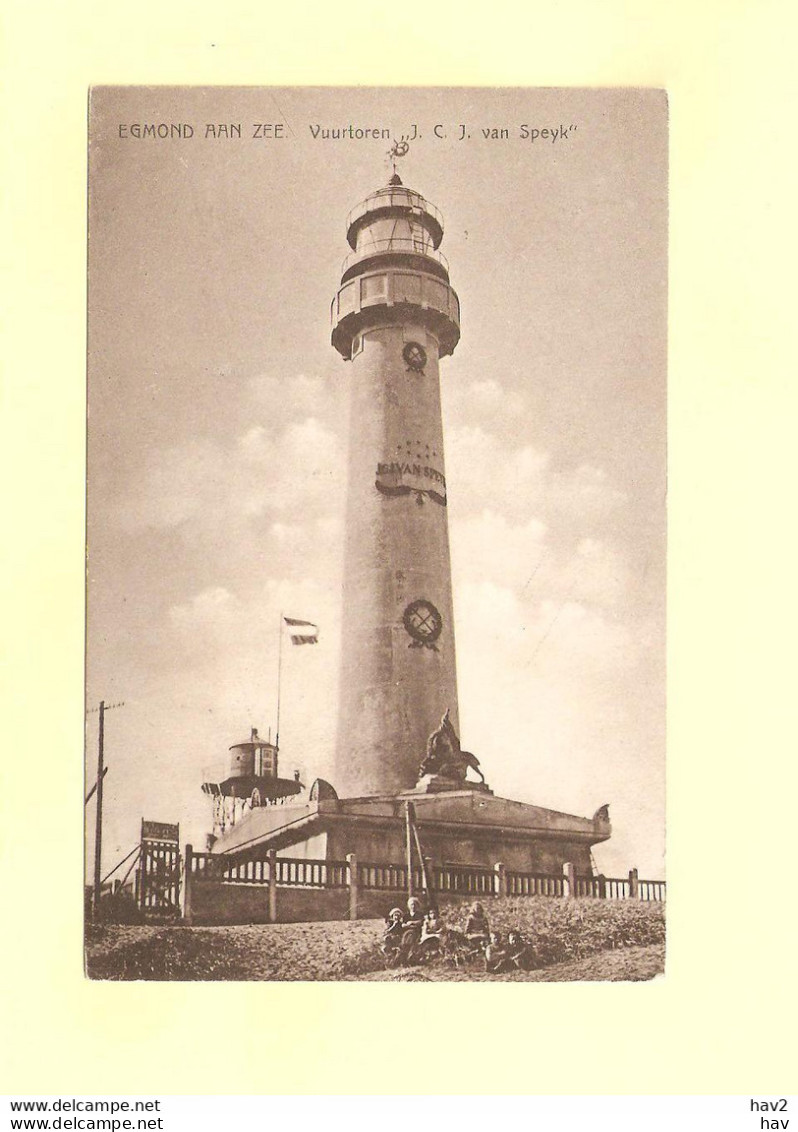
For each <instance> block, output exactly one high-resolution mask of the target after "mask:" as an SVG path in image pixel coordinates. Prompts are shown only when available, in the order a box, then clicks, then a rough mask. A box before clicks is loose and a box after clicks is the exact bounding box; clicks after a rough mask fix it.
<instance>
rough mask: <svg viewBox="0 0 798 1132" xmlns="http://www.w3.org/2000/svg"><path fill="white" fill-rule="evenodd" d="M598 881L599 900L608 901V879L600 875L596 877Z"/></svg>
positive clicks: (602, 874)
mask: <svg viewBox="0 0 798 1132" xmlns="http://www.w3.org/2000/svg"><path fill="white" fill-rule="evenodd" d="M596 880H597V881H598V894H599V900H606V899H607V878H606V877H605V876H604V873H599V875H598V876H597V877H596Z"/></svg>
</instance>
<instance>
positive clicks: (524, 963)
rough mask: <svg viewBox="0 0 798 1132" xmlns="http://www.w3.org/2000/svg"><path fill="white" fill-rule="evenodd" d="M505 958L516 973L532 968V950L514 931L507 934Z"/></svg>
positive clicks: (517, 932) (519, 934)
mask: <svg viewBox="0 0 798 1132" xmlns="http://www.w3.org/2000/svg"><path fill="white" fill-rule="evenodd" d="M507 958H508V959H509V961H510V963H511V964H512V965H513V967H514V968H515V970H516V971H529V970H531V968H532V966H533V960H534V956H533V954H532V948H531V947H530V946H529V944H528V943H525V942H524V937H523V936H522V935H521V933H520V932H519V931H517V930H516V929H513V931H511V932H508V933H507Z"/></svg>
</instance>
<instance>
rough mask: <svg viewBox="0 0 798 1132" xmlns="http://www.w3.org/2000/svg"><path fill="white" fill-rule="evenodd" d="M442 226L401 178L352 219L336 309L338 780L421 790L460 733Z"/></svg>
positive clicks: (451, 331) (456, 327) (456, 316)
mask: <svg viewBox="0 0 798 1132" xmlns="http://www.w3.org/2000/svg"><path fill="white" fill-rule="evenodd" d="M442 239H443V220H442V217H441V215H440V213H439V211H438V209H437V208H435V206H434V205H432V204H430V203H429V201H426V200H425V199H424V197H423V196H421V194H420V193H418V192H415V191H414V190H412V189H410V188H407V187H406V186H405V185H403V184H402V181H401V179H400V178H399V176H398V174H396V173H394V175H393V176H392V178H391V180H390V182H389V184H388V185H387V186H386V187H385V188H381V189H378V190H377V191H376V192H374V193H372V194H371V195H370V196H368V197H367V198H366V199H365V200H364V201H363V202H362V203H361V204H359V205H358V206H357V207H356V208H354V209H353V210H352V212H351V213H350V214H349V217H348V218H347V240H348V243H349V246H350V248H351V252H350V254H349V255H348V256H347V258H346V259H345V261H344V263H343V268H342V275H341V283H340V287H339V289H338V291H337V293H336V295H335V298H334V299H333V302H332V344H333V346H334V347H335V349H336V350H337V351H338V352H339V354H340V355H341V357H342V358H343V359H344V360H345V361H346V362H347V363H348V366H347V372H346V375H345V380H346V382H347V385H348V387H349V406H350V408H349V413H350V418H349V456H348V487H347V512H346V541H345V550H344V583H343V631H342V642H341V661H340V700H339V716H338V737H337V745H336V754H335V784H336V787H337V789H338V790H339V792H340V793H341V794H342V795H343V796H355V795H360V796H363V795H381V794H382V795H384V794H395V793H398V792H401V791H403V790H408V789H412V788H413V786H414V785H415V783H416V781H417V780H418V777H419V764H420V763H421V761H422V759H423V757H424V752H425V745H426V742H427V739H428V737H429V736H430V734H431V733H432V732H433V731H434V730H435V728H436V727H437V726H438V725H439V723H440V721H441V718H442V716H443V715H444V713H445V712H447V711H448V712H449V719H450V721H451V723H452V725H453V727H454V729H455V731H457V730H458V729H459V728H458V712H457V677H456V670H455V639H454V618H453V610H452V577H451V564H450V557H449V528H448V519H447V485H446V471H445V461H444V444H443V426H442V421H441V396H440V373H439V366H440V361H441V359H442V358H445V357H447V356H448V355H450V354H451V353H452V352H453V350H454V349H455V347H456V345H457V343H458V341H459V338H460V304H459V301H458V298H457V295H456V294H455V291H454V290H453V288H452V286H451V283H450V280H449V268H448V264H447V262H446V259H445V257H444V256H443V254H442V253H441V251H440V250H439V249H440V244H441V241H442Z"/></svg>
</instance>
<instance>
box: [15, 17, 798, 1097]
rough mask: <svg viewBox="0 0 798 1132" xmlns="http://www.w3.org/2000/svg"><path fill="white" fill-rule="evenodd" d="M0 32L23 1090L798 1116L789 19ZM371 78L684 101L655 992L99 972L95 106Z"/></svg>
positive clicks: (676, 223)
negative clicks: (401, 1095) (708, 1106)
mask: <svg viewBox="0 0 798 1132" xmlns="http://www.w3.org/2000/svg"><path fill="white" fill-rule="evenodd" d="M6 11H7V14H6V16H5V21H4V31H3V43H2V52H3V56H4V59H3V71H4V73H5V78H4V89H3V123H2V141H3V148H2V152H3V162H4V168H3V171H2V189H3V197H4V206H3V207H4V213H5V219H6V220H7V222H8V223H7V226H6V232H8V230H9V228H10V230H11V238H10V243H9V242H8V236H6V238H5V240H6V242H5V243H4V246H3V250H2V259H3V266H4V302H3V319H2V321H3V324H4V334H5V335H6V337H7V339H8V341H9V343H10V348H8V346H7V347H6V349H5V350H4V354H5V372H4V374H3V387H2V448H1V452H2V462H3V473H4V479H3V483H4V494H5V496H6V498H5V501H4V503H5V508H6V516H5V523H4V535H5V538H4V543H5V550H4V558H5V565H4V566H3V568H2V578H3V582H4V606H5V609H4V613H3V631H4V635H5V636H6V639H7V641H8V642H9V644H8V646H7V652H6V663H5V668H6V672H5V676H4V688H3V692H2V695H3V699H4V703H3V712H2V720H3V733H4V738H5V741H4V743H3V760H4V767H3V781H4V784H3V788H2V794H0V805H2V820H1V822H0V838H1V840H0V862H1V863H2V870H3V877H2V883H3V900H4V909H3V911H4V927H3V929H2V934H1V935H0V939H1V940H2V943H0V947H2V978H3V981H4V984H5V986H4V990H3V1002H4V1007H5V1009H4V1012H3V1021H2V1026H3V1030H4V1031H5V1033H4V1034H3V1035H2V1037H3V1044H4V1045H5V1047H6V1048H5V1051H4V1068H3V1070H2V1091H5V1092H11V1093H45V1092H46V1093H62V1094H68V1095H75V1094H79V1093H130V1092H142V1093H148V1094H159V1093H160V1094H167V1093H184V1092H185V1093H203V1092H234V1093H270V1092H274V1093H285V1092H288V1093H291V1092H312V1093H323V1092H372V1093H385V1092H422V1093H423V1092H433V1093H437V1092H476V1093H479V1092H496V1093H501V1092H506V1093H534V1092H540V1093H569V1092H581V1093H648V1092H658V1093H671V1092H672V1093H689V1092H697V1093H737V1092H740V1093H749V1094H754V1095H756V1094H767V1093H770V1094H774V1093H775V1094H777V1095H783V1094H784V1093H785V1092H790V1091H792V1092H795V1091H798V1090H796V1080H795V1068H794V1066H795V1058H794V1049H793V1048H792V1047H793V1046H794V1033H793V1032H792V1025H794V1003H795V960H794V950H795V938H794V937H795V907H796V900H795V884H794V880H793V862H794V856H795V844H794V843H795V837H794V834H793V825H794V820H795V819H794V812H795V798H796V790H795V779H796V775H795V763H796V744H795V724H794V716H795V708H794V701H795V694H794V687H795V684H796V675H795V670H796V664H795V657H794V646H793V640H794V631H791V628H790V619H791V617H794V612H795V599H794V591H795V585H796V573H797V572H796V569H795V561H794V534H793V529H794V523H795V503H794V498H793V496H794V488H793V485H794V482H795V467H794V459H793V451H794V440H793V432H794V428H795V396H794V394H793V383H794V381H795V364H794V362H795V350H794V346H793V333H792V332H793V321H794V313H793V307H794V292H795V282H794V279H793V276H792V271H793V264H792V260H791V259H790V258H789V255H788V240H789V237H790V235H792V236H794V225H793V224H792V213H793V210H794V207H795V200H796V199H798V191H796V190H797V189H798V185H796V176H795V161H794V157H793V154H794V146H795V142H794V120H793V119H794V110H795V106H796V99H795V93H796V90H795V77H794V76H795V63H794V59H793V53H794V43H795V34H794V33H795V23H796V21H795V17H794V15H793V12H794V4H792V3H789V2H787V0H783V2H772V3H767V2H762V0H758V2H754V0H746V2H740V0H713V2H704V3H693V4H685V3H682V4H667V5H666V4H653V3H632V2H629V0H627V2H623V0H603V2H601V3H596V0H583V2H565V0H562V2H560V3H558V4H553V3H550V4H544V3H541V2H539V0H535V2H532V3H526V4H520V3H519V4H514V5H510V4H506V3H496V4H492V5H490V6H489V7H487V8H486V7H485V6H484V5H480V6H479V7H477V6H474V8H473V9H469V8H467V7H466V6H465V5H463V4H454V3H437V4H435V5H434V6H433V5H420V6H407V5H390V4H376V3H374V2H373V0H372V3H369V4H364V3H362V2H360V0H354V2H350V3H347V4H345V5H337V6H336V5H331V4H322V3H318V2H314V3H307V4H295V5H285V10H283V11H277V10H275V9H272V8H270V6H269V5H267V4H264V3H262V2H261V3H257V4H255V3H245V2H242V0H229V2H228V3H226V4H224V5H218V6H216V5H212V4H208V3H203V2H202V0H197V2H195V3H193V4H190V5H189V4H186V3H180V4H175V3H153V2H152V0H139V2H138V3H136V4H135V5H133V4H130V5H126V6H124V7H122V6H121V5H116V4H110V3H107V2H105V3H88V2H86V0H78V2H76V0H71V2H70V3H69V4H67V3H64V2H60V3H55V2H53V0H51V2H50V3H47V4H37V3H32V2H31V0H27V2H23V0H13V2H12V3H11V5H10V6H9V7H7V10H6ZM352 82H359V83H364V84H375V85H379V84H384V83H387V82H391V83H395V84H411V83H412V84H437V85H458V84H475V85H510V84H514V85H529V86H535V85H538V86H539V85H547V86H558V85H572V86H573V85H580V86H602V85H615V84H623V85H646V86H664V87H666V88H667V89H668V91H669V95H670V116H671V158H672V164H671V268H670V269H671V300H670V303H671V306H670V326H671V343H670V351H671V353H670V425H669V438H670V440H669V443H670V485H669V491H670V496H669V498H670V559H669V561H670V567H669V606H670V614H669V626H670V643H669V669H670V672H669V697H670V707H669V753H668V768H669V769H668V788H669V834H668V836H669V858H668V882H669V891H670V902H669V908H668V916H669V946H668V971H667V975H666V977H665V978H664V979H662V980H658V981H655V982H653V983H650V984H641V985H612V984H607V985H595V986H587V985H584V984H572V985H556V984H525V985H517V984H501V985H486V984H479V985H473V986H464V985H461V984H459V985H458V984H454V985H442V984H435V985H433V986H424V985H420V984H402V985H392V984H379V985H365V984H360V985H358V984H347V985H334V984H329V985H327V984H308V985H304V986H297V985H289V984H286V985H273V984H198V985H191V984H184V985H181V984H173V985H156V984H121V983H120V984H102V983H94V984H92V983H89V982H87V981H85V980H84V979H83V976H82V973H81V971H82V954H81V947H82V942H81V923H80V914H81V891H82V828H81V826H82V816H81V815H82V793H83V782H82V728H83V705H82V651H83V593H82V588H83V574H82V555H83V508H84V489H83V472H84V469H83V451H84V422H83V416H84V347H85V333H84V312H85V224H84V216H85V191H86V184H85V164H86V157H85V108H86V94H87V88H88V86H89V84H92V83H96V84H99V83H111V84H113V83H117V84H118V83H136V84H146V83H162V84H170V85H177V84H182V83H193V84H230V85H235V84H239V85H240V84H253V85H255V84H327V83H342V84H343V83H345V84H350V83H352ZM791 363H792V364H791Z"/></svg>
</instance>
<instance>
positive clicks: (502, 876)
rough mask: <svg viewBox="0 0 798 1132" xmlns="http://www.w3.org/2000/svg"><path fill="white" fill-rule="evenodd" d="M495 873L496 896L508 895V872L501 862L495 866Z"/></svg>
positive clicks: (494, 887) (494, 888) (494, 891)
mask: <svg viewBox="0 0 798 1132" xmlns="http://www.w3.org/2000/svg"><path fill="white" fill-rule="evenodd" d="M493 871H494V873H495V874H496V879H495V882H494V885H493V895H494V896H506V895H507V870H506V869H505V867H504V864H503V863H502V862H501V861H497V862H496V864H495V865H494V866H493Z"/></svg>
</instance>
